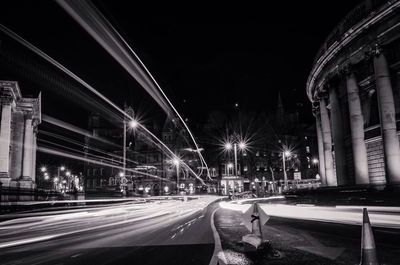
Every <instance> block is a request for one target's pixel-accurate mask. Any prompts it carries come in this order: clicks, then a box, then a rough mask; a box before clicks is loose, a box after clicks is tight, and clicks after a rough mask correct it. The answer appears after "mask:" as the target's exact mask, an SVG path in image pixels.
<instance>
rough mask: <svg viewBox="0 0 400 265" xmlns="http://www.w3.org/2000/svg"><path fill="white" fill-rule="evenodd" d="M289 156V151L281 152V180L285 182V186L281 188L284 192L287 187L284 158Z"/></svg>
mask: <svg viewBox="0 0 400 265" xmlns="http://www.w3.org/2000/svg"><path fill="white" fill-rule="evenodd" d="M288 156H290V151H289V150H284V151H283V152H282V168H283V179H284V182H285V185H284V187H283V189H284V190H286V189H287V186H288V179H287V174H286V157H288Z"/></svg>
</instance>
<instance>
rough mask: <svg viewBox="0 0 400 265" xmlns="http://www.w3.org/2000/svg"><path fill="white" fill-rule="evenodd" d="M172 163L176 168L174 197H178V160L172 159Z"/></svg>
mask: <svg viewBox="0 0 400 265" xmlns="http://www.w3.org/2000/svg"><path fill="white" fill-rule="evenodd" d="M172 163H173V164H174V165H175V167H176V187H177V192H176V195H178V194H179V164H180V162H179V159H178V158H174V159H173V160H172Z"/></svg>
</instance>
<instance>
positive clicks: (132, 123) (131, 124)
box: [123, 119, 139, 176]
mask: <svg viewBox="0 0 400 265" xmlns="http://www.w3.org/2000/svg"><path fill="white" fill-rule="evenodd" d="M126 124H127V122H126V120H125V119H124V140H123V145H124V148H123V174H124V176H125V173H126V133H127V126H126ZM128 125H129V128H130V129H136V128H137V127H138V126H139V122H138V121H137V120H135V119H132V120H130V121H129V122H128Z"/></svg>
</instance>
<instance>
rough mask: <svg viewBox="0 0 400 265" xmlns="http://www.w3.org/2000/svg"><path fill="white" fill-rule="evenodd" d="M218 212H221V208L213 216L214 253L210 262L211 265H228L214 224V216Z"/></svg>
mask: <svg viewBox="0 0 400 265" xmlns="http://www.w3.org/2000/svg"><path fill="white" fill-rule="evenodd" d="M218 210H219V208H217V209H215V210H214V211H213V212H212V214H211V228H212V231H213V234H214V253H213V256H212V258H211V260H210V264H209V265H217V264H221V263H222V264H227V261H226V257H225V254H224V251H223V250H222V245H221V238H220V237H219V234H218V231H217V228H216V227H215V224H214V215H215V212H216V211H218ZM222 264H221V265H222Z"/></svg>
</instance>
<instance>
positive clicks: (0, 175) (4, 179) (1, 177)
mask: <svg viewBox="0 0 400 265" xmlns="http://www.w3.org/2000/svg"><path fill="white" fill-rule="evenodd" d="M10 182H11V178H10V177H9V176H8V173H6V172H0V183H1V184H0V186H2V187H9V186H10Z"/></svg>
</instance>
